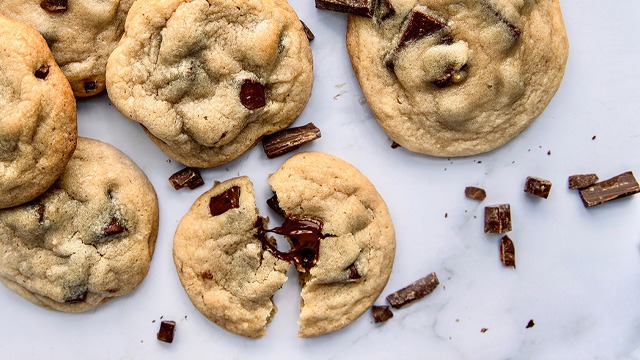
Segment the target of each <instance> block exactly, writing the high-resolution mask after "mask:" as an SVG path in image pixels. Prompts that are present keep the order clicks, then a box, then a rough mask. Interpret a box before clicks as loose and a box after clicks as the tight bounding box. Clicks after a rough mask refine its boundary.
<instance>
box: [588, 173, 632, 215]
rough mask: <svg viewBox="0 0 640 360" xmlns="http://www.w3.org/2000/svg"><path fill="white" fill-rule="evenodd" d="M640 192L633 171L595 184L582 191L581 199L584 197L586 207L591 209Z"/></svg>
mask: <svg viewBox="0 0 640 360" xmlns="http://www.w3.org/2000/svg"><path fill="white" fill-rule="evenodd" d="M639 192H640V185H638V181H637V180H636V178H635V177H634V176H633V173H632V172H631V171H627V172H625V173H622V174H620V175H617V176H614V177H612V178H611V179H609V180H605V181H601V182H599V183H595V184H593V185H591V186H589V187H587V188H584V189H582V190H580V197H582V202H583V203H584V206H586V207H591V206H596V205H600V204H604V203H606V202H609V201H611V200H615V199H621V198H623V197H627V196H631V195H634V194H637V193H639Z"/></svg>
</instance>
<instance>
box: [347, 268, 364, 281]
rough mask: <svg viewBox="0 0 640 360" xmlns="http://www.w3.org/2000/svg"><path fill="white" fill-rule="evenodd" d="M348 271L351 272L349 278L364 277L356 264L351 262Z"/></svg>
mask: <svg viewBox="0 0 640 360" xmlns="http://www.w3.org/2000/svg"><path fill="white" fill-rule="evenodd" d="M347 271H348V273H349V275H348V276H349V280H358V279H360V278H362V275H360V273H359V272H358V269H357V268H356V264H351V265H350V266H349V267H348V268H347Z"/></svg>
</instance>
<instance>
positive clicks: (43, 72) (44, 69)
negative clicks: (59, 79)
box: [33, 65, 49, 80]
mask: <svg viewBox="0 0 640 360" xmlns="http://www.w3.org/2000/svg"><path fill="white" fill-rule="evenodd" d="M33 75H34V76H35V77H37V78H38V79H41V80H44V79H46V78H47V76H49V66H47V65H42V66H40V67H39V68H38V70H36V72H35V73H33Z"/></svg>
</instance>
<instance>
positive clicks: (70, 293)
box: [64, 284, 88, 304]
mask: <svg viewBox="0 0 640 360" xmlns="http://www.w3.org/2000/svg"><path fill="white" fill-rule="evenodd" d="M87 292H88V289H87V284H78V285H74V286H71V287H69V288H67V289H66V291H65V296H64V302H65V303H67V304H75V303H79V302H82V301H84V300H85V299H86V298H87Z"/></svg>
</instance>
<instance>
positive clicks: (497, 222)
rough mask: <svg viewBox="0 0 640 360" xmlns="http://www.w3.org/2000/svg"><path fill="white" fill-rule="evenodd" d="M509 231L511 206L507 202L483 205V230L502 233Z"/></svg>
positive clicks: (487, 232) (490, 232)
mask: <svg viewBox="0 0 640 360" xmlns="http://www.w3.org/2000/svg"><path fill="white" fill-rule="evenodd" d="M509 231H511V206H510V205H509V204H500V205H491V206H485V208H484V232H485V233H486V234H504V233H506V232H509Z"/></svg>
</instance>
